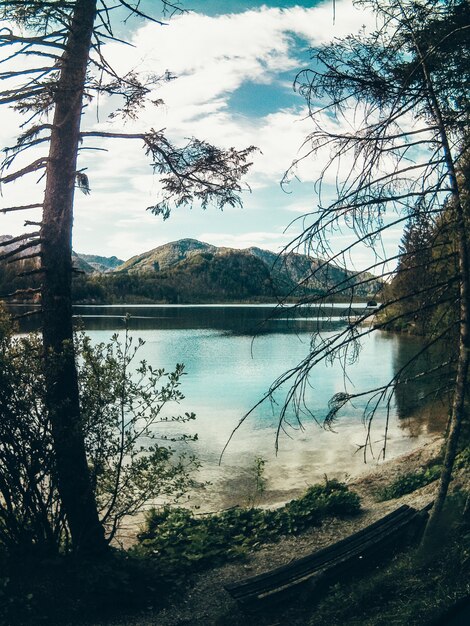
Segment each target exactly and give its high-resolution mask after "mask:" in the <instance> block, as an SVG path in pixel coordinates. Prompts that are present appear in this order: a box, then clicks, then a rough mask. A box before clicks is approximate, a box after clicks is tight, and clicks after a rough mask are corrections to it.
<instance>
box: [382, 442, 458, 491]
mask: <svg viewBox="0 0 470 626" xmlns="http://www.w3.org/2000/svg"><path fill="white" fill-rule="evenodd" d="M454 467H455V469H461V468H463V467H470V446H466V447H465V448H463V450H461V451H460V452H459V453H458V455H457V457H456V459H455V464H454ZM441 471H442V465H441V464H440V463H436V462H434V463H431V464H430V465H428V467H423V468H419V469H417V470H415V471H413V472H407V473H406V474H402V475H401V476H398V477H397V478H396V479H395V480H394V481H392V482H391V483H390V484H389V485H386V486H385V487H383V488H382V489H379V490H377V492H376V494H375V495H376V498H377V500H378V501H379V502H381V501H383V500H393V499H395V498H401V497H402V496H405V495H406V494H408V493H412V492H413V491H416V490H417V489H420V488H421V487H425V486H426V485H429V484H430V483H432V482H434V481H435V480H437V479H438V478H439V477H440V475H441Z"/></svg>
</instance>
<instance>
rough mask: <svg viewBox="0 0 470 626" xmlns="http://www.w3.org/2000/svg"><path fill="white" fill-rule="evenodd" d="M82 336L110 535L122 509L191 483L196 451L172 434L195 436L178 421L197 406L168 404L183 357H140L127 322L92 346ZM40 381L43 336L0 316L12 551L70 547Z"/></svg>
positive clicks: (4, 505)
mask: <svg viewBox="0 0 470 626" xmlns="http://www.w3.org/2000/svg"><path fill="white" fill-rule="evenodd" d="M76 343H77V346H76V347H77V355H78V363H77V365H78V376H79V386H80V403H81V410H82V419H83V422H82V428H83V432H84V438H85V446H86V451H87V457H88V462H89V468H90V475H91V479H92V481H93V487H94V490H95V495H96V499H97V504H98V509H99V515H100V519H101V522H102V523H103V525H104V526H105V528H106V531H107V538H108V540H111V539H112V538H113V537H114V535H115V534H116V532H117V529H118V527H119V524H120V522H121V521H122V519H123V517H125V516H126V515H133V514H134V513H136V512H137V511H138V510H139V509H140V507H141V506H142V504H143V503H144V502H146V501H148V500H149V499H151V498H156V497H159V496H163V497H165V499H166V500H170V499H174V498H177V497H178V496H180V495H181V494H182V493H184V492H185V491H186V490H187V489H188V487H189V486H190V485H191V484H192V479H191V472H192V470H194V469H196V468H197V467H198V463H197V461H196V459H195V458H194V457H191V456H184V455H178V454H176V453H175V450H174V449H172V447H171V444H172V443H173V442H176V441H185V440H187V439H189V437H188V436H187V435H185V434H182V433H180V432H179V427H180V425H184V424H185V423H186V422H188V421H190V420H194V419H195V416H194V414H192V413H186V414H184V415H176V416H174V415H171V414H169V413H168V410H169V408H170V407H171V406H173V405H174V404H177V403H178V402H180V400H181V399H182V398H183V397H184V396H183V395H182V393H181V391H180V379H181V376H182V375H183V370H184V368H183V366H182V365H177V367H176V369H175V371H174V372H166V371H165V370H163V369H154V368H152V367H151V366H150V365H149V364H148V363H146V362H145V361H141V362H140V363H139V364H138V365H134V360H135V358H136V354H137V352H138V350H139V348H140V347H141V346H142V342H141V341H139V342H138V344H137V345H135V346H134V345H133V340H132V338H131V337H130V336H129V334H128V332H127V331H126V333H125V337H124V341H123V343H122V344H121V343H120V341H119V338H118V336H117V335H114V336H113V337H112V339H111V341H110V342H109V343H107V344H104V343H101V344H98V345H95V346H93V345H92V344H91V342H90V340H89V339H88V338H87V337H86V336H85V335H84V334H78V335H77V337H76ZM44 389H45V385H44V378H43V371H42V343H41V340H40V338H39V337H38V336H37V335H34V334H32V335H28V336H25V337H18V336H13V335H12V330H11V328H10V327H9V324H8V322H7V320H6V318H1V319H0V415H1V418H2V419H1V420H0V548H1V547H2V546H3V547H4V548H8V549H9V550H10V551H17V550H19V549H20V550H21V551H22V552H31V551H34V552H37V551H39V552H41V553H51V552H52V553H54V552H57V550H59V549H64V548H66V547H67V542H68V528H67V523H66V519H65V516H64V512H63V508H62V504H61V501H60V498H59V491H58V483H57V475H56V467H55V457H54V451H53V442H52V437H51V426H50V422H49V418H48V414H47V410H46V401H45V391H44ZM159 427H160V431H159ZM162 429H163V430H162ZM170 433H171V434H170Z"/></svg>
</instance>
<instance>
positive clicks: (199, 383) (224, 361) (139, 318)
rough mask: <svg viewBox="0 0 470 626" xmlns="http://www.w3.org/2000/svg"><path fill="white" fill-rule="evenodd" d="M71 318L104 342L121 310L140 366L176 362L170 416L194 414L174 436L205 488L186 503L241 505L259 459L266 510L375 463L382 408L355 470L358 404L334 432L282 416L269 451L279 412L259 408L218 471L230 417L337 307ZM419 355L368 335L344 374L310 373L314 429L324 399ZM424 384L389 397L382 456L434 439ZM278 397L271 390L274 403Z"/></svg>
mask: <svg viewBox="0 0 470 626" xmlns="http://www.w3.org/2000/svg"><path fill="white" fill-rule="evenodd" d="M364 307H365V305H360V304H359V305H355V310H354V311H352V312H350V314H352V315H354V314H355V313H358V312H362V311H363V310H364ZM75 311H76V314H77V315H78V316H80V317H81V318H82V320H83V323H84V325H85V328H86V331H87V333H88V334H89V335H90V336H91V338H92V340H93V341H95V342H100V341H103V342H106V341H108V340H109V338H110V336H111V335H112V334H113V333H114V332H119V333H123V332H124V322H123V317H124V315H125V314H126V312H127V313H129V314H130V315H131V319H130V323H129V326H130V332H131V335H132V336H134V337H135V338H137V337H141V338H142V339H143V340H144V341H145V344H144V346H143V347H142V348H141V350H140V352H139V357H140V359H139V360H141V359H146V360H147V361H148V362H149V363H150V364H151V365H153V366H155V367H164V368H165V369H167V370H171V369H173V368H174V366H175V364H176V363H178V362H179V363H181V362H182V363H184V364H185V371H186V373H187V375H186V376H184V378H183V384H182V391H183V393H184V395H185V400H184V401H183V402H182V403H181V405H179V406H173V407H172V408H171V412H172V413H173V414H175V413H182V412H185V411H189V412H191V411H194V412H195V413H196V415H197V419H196V421H195V422H192V423H191V424H190V425H187V426H185V427H184V428H185V431H184V432H188V433H191V434H193V433H197V434H198V441H197V442H194V443H191V444H184V449H185V450H187V451H190V452H193V453H195V454H196V455H197V456H198V457H199V459H200V461H201V462H202V468H201V470H200V471H199V473H198V476H197V478H198V480H200V481H201V482H205V481H210V483H211V484H210V485H208V486H206V487H205V488H201V489H199V490H196V492H195V493H193V494H191V502H192V503H193V504H194V505H195V506H200V507H201V509H203V510H217V509H220V508H224V507H227V506H232V505H234V504H247V503H248V502H249V501H250V499H252V497H253V495H254V491H255V487H254V485H255V476H254V471H253V466H254V462H255V459H256V458H257V457H262V458H263V459H265V460H266V465H265V478H266V480H267V483H266V491H265V494H264V495H263V498H262V499H261V502H260V503H263V502H266V503H270V504H273V503H277V502H282V501H285V500H288V499H290V498H291V497H293V496H294V495H297V494H298V493H300V492H301V491H303V490H305V488H306V487H307V486H308V485H311V484H312V483H315V482H318V481H319V480H320V481H321V480H322V479H323V477H324V475H325V474H326V475H327V476H328V477H330V478H333V477H336V478H340V479H344V478H345V477H346V476H347V475H350V474H356V473H358V472H360V471H361V470H364V469H368V467H370V466H373V465H374V464H375V463H377V456H378V455H379V453H380V450H381V448H382V446H383V440H384V427H385V418H386V409H385V407H383V406H382V407H379V409H378V411H377V414H376V416H375V418H374V422H373V428H372V442H373V446H372V450H370V451H369V452H368V456H367V465H365V463H364V456H363V454H362V452H361V451H360V452H357V451H358V448H359V447H360V446H362V444H363V443H364V441H365V437H366V430H365V426H364V424H363V420H362V417H363V411H364V407H365V402H366V399H365V400H362V401H359V400H358V401H356V402H355V403H354V405H353V406H350V405H348V406H347V407H345V408H344V409H343V411H342V413H341V414H340V418H339V420H338V422H337V424H336V426H335V432H331V431H328V430H325V429H322V428H321V427H320V426H319V425H318V424H317V423H316V422H315V420H314V419H313V418H312V417H311V416H304V417H303V418H302V426H303V427H302V428H299V427H298V426H297V427H295V424H296V421H295V419H294V416H293V414H292V413H291V414H290V417H291V418H292V419H291V421H292V423H293V425H294V427H292V428H288V429H287V431H286V432H285V433H281V437H280V440H279V451H278V454H277V455H276V453H275V432H276V426H277V423H278V422H277V418H278V410H279V406H276V405H271V404H269V403H265V404H263V405H262V406H260V407H258V408H257V409H256V410H255V411H254V412H253V414H252V415H250V416H249V417H248V418H247V420H246V421H245V422H244V424H243V425H242V426H241V427H240V428H239V430H238V431H237V432H236V434H235V435H234V437H233V439H232V441H231V443H230V445H229V446H228V448H227V450H226V452H225V454H224V457H223V459H222V463H221V464H220V465H219V457H220V454H221V451H222V449H223V447H224V445H225V444H226V442H227V440H228V438H229V436H230V433H231V432H232V430H233V429H234V427H235V426H236V425H237V423H238V422H239V420H240V418H241V417H242V416H243V415H244V414H245V413H246V412H247V411H249V410H250V409H251V407H253V406H254V405H255V404H256V403H257V402H258V400H259V399H260V398H261V397H262V396H263V394H264V393H265V392H266V391H267V389H268V388H269V386H270V384H271V383H272V382H273V381H274V379H275V378H276V377H277V376H279V375H280V374H282V373H283V372H285V371H286V370H287V369H289V368H290V367H293V366H295V365H296V364H297V363H299V361H301V360H302V359H303V358H304V357H305V356H306V355H307V354H308V350H309V346H310V341H311V336H312V332H320V333H321V336H322V337H323V338H328V336H330V335H331V333H333V332H334V331H335V330H337V329H338V328H341V327H343V326H344V325H345V323H346V321H345V315H347V314H348V306H347V305H342V304H335V305H332V306H330V307H328V308H324V309H322V310H319V309H305V310H300V311H299V310H298V311H296V312H295V314H294V313H293V311H292V310H290V309H288V308H286V309H277V310H276V311H274V312H273V309H272V305H260V306H251V305H246V306H239V305H236V306H235V305H234V306H226V305H224V306H222V305H220V306H216V305H213V306H190V305H186V306H178V305H174V306H163V305H154V306H148V305H146V306H137V305H135V306H132V305H126V306H100V307H98V306H79V307H76V309H75ZM419 348H420V342H419V340H417V339H413V338H410V337H407V336H401V335H396V334H390V333H382V332H378V331H374V332H373V333H371V334H370V335H369V336H368V337H367V338H366V339H365V340H364V341H363V342H362V350H361V353H360V356H359V359H358V360H357V362H355V363H354V364H353V365H351V366H350V367H349V368H348V378H345V376H344V373H343V370H342V368H341V365H340V364H339V363H338V362H335V363H333V364H330V365H328V366H327V365H325V364H320V365H319V366H318V367H316V369H315V370H314V373H313V375H312V377H311V379H310V382H311V387H310V388H309V389H308V392H307V401H308V406H309V409H310V411H311V412H312V413H313V414H314V415H315V417H316V418H317V419H318V420H319V421H320V422H321V421H322V418H323V417H324V416H325V414H326V412H327V406H328V400H329V399H330V398H331V396H333V395H334V394H335V393H337V392H341V391H345V390H347V391H352V392H354V391H359V390H364V389H367V388H373V387H377V386H379V385H380V384H383V383H385V382H387V381H388V380H389V379H390V378H392V376H393V375H394V374H395V373H396V372H397V371H398V370H399V368H400V367H402V365H403V364H404V363H405V362H406V361H407V360H408V359H409V358H410V356H411V355H413V354H415V353H417V352H418V351H419ZM420 368H421V369H424V370H426V369H429V368H430V364H427V363H425V362H422V363H421V364H420ZM432 384H433V383H432V381H431V382H428V383H426V382H425V381H421V382H419V383H414V384H412V385H407V386H406V389H405V391H403V392H402V393H400V394H399V396H398V397H397V398H395V399H394V401H393V403H392V410H391V420H390V424H389V429H388V443H387V458H393V457H394V456H397V455H399V454H402V453H404V452H407V451H410V450H411V449H413V448H415V447H417V446H419V445H421V444H422V443H423V442H425V441H426V440H428V439H429V438H430V437H432V436H434V435H436V434H437V433H439V432H441V431H442V428H443V421H442V415H445V410H444V409H442V408H441V407H438V409H437V411H436V410H435V408H436V407H432V406H430V405H429V404H426V401H425V399H426V397H427V396H428V395H429V391H430V387H431V386H432ZM285 391H287V389H286V390H285ZM282 399H283V395H282V393H281V394H279V395H278V396H277V400H278V401H279V402H282ZM433 409H434V410H433ZM170 428H171V427H170ZM180 428H181V427H180Z"/></svg>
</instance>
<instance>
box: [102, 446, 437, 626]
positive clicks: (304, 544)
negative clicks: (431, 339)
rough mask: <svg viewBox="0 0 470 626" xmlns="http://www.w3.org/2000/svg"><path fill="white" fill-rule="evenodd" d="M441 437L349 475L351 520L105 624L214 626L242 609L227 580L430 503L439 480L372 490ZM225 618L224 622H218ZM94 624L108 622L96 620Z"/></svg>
mask: <svg viewBox="0 0 470 626" xmlns="http://www.w3.org/2000/svg"><path fill="white" fill-rule="evenodd" d="M442 444H443V439H442V437H436V438H435V439H433V440H432V441H430V442H428V443H426V444H424V445H423V446H421V447H420V448H418V449H416V450H414V451H412V452H409V453H407V454H404V455H402V456H400V457H396V458H394V459H391V460H389V461H385V462H384V463H383V464H381V465H380V466H379V467H374V468H371V469H370V471H366V472H363V473H361V474H360V475H358V476H355V477H350V478H349V479H348V481H347V482H348V485H349V486H350V488H351V489H352V490H354V491H355V492H356V493H358V494H359V496H360V497H361V505H362V509H363V510H362V512H361V513H360V514H359V515H357V516H355V517H353V518H349V519H338V518H331V519H327V520H326V521H325V522H324V523H323V524H322V526H320V527H317V528H311V529H309V530H308V531H306V532H305V533H302V534H301V535H299V536H296V537H283V538H281V539H280V541H278V542H277V543H272V544H266V545H264V546H262V547H261V548H260V549H259V550H257V551H255V552H253V553H251V554H250V555H249V557H248V558H247V560H246V561H244V562H235V563H228V564H226V565H224V566H222V567H218V568H214V569H211V570H209V571H207V572H203V573H202V574H200V575H198V576H197V577H196V579H195V584H194V586H193V587H192V588H191V589H189V590H188V593H187V594H186V595H185V596H184V597H181V598H179V599H178V601H177V602H176V603H175V604H174V605H172V606H170V607H168V608H167V609H164V610H163V611H160V612H159V613H147V614H141V615H139V616H136V617H132V618H129V619H126V620H118V621H113V622H106V626H156V625H158V626H183V625H185V626H188V625H189V624H191V626H211V625H213V624H216V623H217V622H218V620H219V619H220V617H221V616H223V615H227V614H229V613H230V615H231V616H232V617H234V616H235V618H236V617H237V616H239V623H240V625H242V624H243V623H244V617H243V614H242V613H241V612H240V610H239V608H238V606H237V605H236V603H235V602H234V601H233V600H232V599H231V598H230V596H229V595H228V594H227V592H226V591H225V590H224V589H223V585H224V584H226V583H228V582H232V581H234V580H238V579H240V578H243V577H246V576H250V575H254V574H257V573H260V572H263V571H266V570H269V569H272V568H274V567H277V566H279V565H282V564H284V563H287V562H289V561H291V560H292V559H293V558H299V557H302V556H304V555H306V554H309V553H310V552H312V551H314V550H317V549H319V548H322V547H324V546H326V545H328V544H329V543H332V542H333V541H338V540H339V539H342V538H343V537H347V536H348V535H350V534H351V533H353V532H356V531H357V530H359V529H360V528H362V527H364V526H367V525H368V524H370V523H372V522H373V521H375V520H376V519H379V518H380V517H382V516H384V515H386V514H387V513H388V512H390V511H392V510H394V509H396V508H397V507H398V506H400V505H401V504H409V505H411V506H414V507H416V508H422V507H424V506H426V505H427V504H428V503H429V502H430V501H431V500H432V499H433V497H434V493H435V490H436V483H432V484H430V485H427V486H425V487H423V488H421V489H418V490H416V491H414V492H413V493H411V494H408V495H406V496H403V497H402V498H400V499H395V500H389V501H386V502H377V501H376V499H375V497H374V494H375V493H376V491H377V490H379V489H380V488H381V487H383V486H385V485H387V484H389V483H390V482H391V481H393V480H394V479H395V478H396V477H397V476H400V475H402V474H405V473H408V472H412V471H413V470H417V469H419V468H421V467H423V466H425V465H427V464H428V463H429V462H430V461H432V460H433V459H435V458H436V457H437V456H438V455H439V452H440V450H441V448H442ZM218 623H219V624H220V623H221V622H220V621H219V622H218ZM94 626H105V624H104V623H102V624H95V625H94Z"/></svg>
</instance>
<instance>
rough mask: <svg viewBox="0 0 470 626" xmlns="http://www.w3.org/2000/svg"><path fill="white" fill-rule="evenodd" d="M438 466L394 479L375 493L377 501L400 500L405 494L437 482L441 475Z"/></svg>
mask: <svg viewBox="0 0 470 626" xmlns="http://www.w3.org/2000/svg"><path fill="white" fill-rule="evenodd" d="M441 470H442V468H441V466H440V465H431V466H429V467H428V468H426V469H419V470H417V471H416V472H409V473H407V474H403V475H402V476H399V477H398V478H396V479H395V480H394V481H393V482H392V483H391V484H390V485H387V486H386V487H383V488H382V489H380V490H378V491H377V494H376V495H377V500H379V502H380V501H383V500H393V499H395V498H401V496H404V495H406V494H407V493H412V492H413V491H416V490H417V489H420V488H421V487H424V486H425V485H429V484H430V483H432V482H434V481H435V480H437V479H438V478H439V476H440V474H441Z"/></svg>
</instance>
